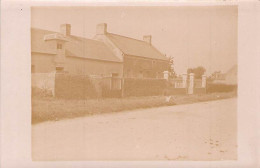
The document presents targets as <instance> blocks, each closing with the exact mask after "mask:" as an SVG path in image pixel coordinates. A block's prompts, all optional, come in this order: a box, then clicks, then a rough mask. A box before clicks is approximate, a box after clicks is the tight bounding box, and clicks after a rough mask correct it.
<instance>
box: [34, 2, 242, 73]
mask: <svg viewBox="0 0 260 168" xmlns="http://www.w3.org/2000/svg"><path fill="white" fill-rule="evenodd" d="M31 15H32V27H35V28H41V29H46V30H52V31H59V26H60V24H63V23H69V24H71V29H72V30H71V33H72V34H73V35H77V36H82V37H86V38H93V37H94V35H95V33H96V25H97V24H98V23H107V24H108V31H109V32H111V33H115V34H119V35H124V36H128V37H132V38H136V39H140V40H141V39H142V37H143V35H152V43H153V45H154V46H155V47H156V48H158V49H159V50H160V51H161V52H162V53H164V54H166V55H168V56H173V57H174V60H175V70H176V72H177V74H181V73H184V72H186V70H187V68H190V67H197V66H203V67H205V68H206V70H207V74H210V73H212V72H214V71H215V70H221V71H222V72H226V71H227V70H228V69H230V68H231V67H232V66H233V65H235V64H237V7H236V6H211V7H198V6H197V7H195V6H194V7H188V6H178V7H60V8H57V7H33V8H32V13H31Z"/></svg>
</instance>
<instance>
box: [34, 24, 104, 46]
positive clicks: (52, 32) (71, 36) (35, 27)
mask: <svg viewBox="0 0 260 168" xmlns="http://www.w3.org/2000/svg"><path fill="white" fill-rule="evenodd" d="M31 29H37V30H41V31H48V32H52V33H59V32H56V31H52V30H46V29H41V28H37V27H31ZM70 36H71V37H76V38H81V39H84V40H91V41H95V42H98V43H103V42H101V41H98V40H94V39H91V38H86V37H82V36H76V35H70Z"/></svg>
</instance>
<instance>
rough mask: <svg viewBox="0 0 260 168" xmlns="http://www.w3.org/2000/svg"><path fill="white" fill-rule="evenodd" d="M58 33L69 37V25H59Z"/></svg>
mask: <svg viewBox="0 0 260 168" xmlns="http://www.w3.org/2000/svg"><path fill="white" fill-rule="evenodd" d="M60 33H61V34H63V35H65V36H70V33H71V25H70V24H62V25H60Z"/></svg>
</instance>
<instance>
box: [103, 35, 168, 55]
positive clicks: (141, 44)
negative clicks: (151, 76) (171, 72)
mask: <svg viewBox="0 0 260 168" xmlns="http://www.w3.org/2000/svg"><path fill="white" fill-rule="evenodd" d="M106 35H107V37H108V38H109V39H110V40H111V41H112V42H113V43H114V44H115V45H116V46H117V47H118V48H119V49H120V50H121V51H122V52H123V53H124V54H126V55H132V56H140V57H145V58H152V59H160V60H168V59H167V57H166V56H165V55H163V54H162V53H160V52H159V51H158V50H157V49H156V48H155V47H154V46H152V45H150V44H148V43H147V42H145V41H142V40H137V39H133V38H129V37H125V36H120V35H116V34H112V33H107V34H106Z"/></svg>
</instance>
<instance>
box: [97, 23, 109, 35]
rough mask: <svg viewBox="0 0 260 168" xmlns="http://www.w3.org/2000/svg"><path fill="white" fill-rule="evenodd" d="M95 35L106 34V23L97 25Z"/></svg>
mask: <svg viewBox="0 0 260 168" xmlns="http://www.w3.org/2000/svg"><path fill="white" fill-rule="evenodd" d="M96 33H97V34H106V33H107V24H106V23H100V24H98V25H97V29H96Z"/></svg>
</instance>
